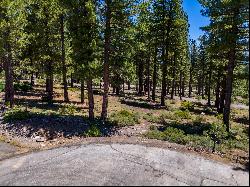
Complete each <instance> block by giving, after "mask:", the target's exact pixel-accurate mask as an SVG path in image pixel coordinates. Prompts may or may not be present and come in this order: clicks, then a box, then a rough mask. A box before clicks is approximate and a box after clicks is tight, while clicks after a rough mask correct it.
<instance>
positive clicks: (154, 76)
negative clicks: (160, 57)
mask: <svg viewBox="0 0 250 187" xmlns="http://www.w3.org/2000/svg"><path fill="white" fill-rule="evenodd" d="M156 84H157V48H155V56H154V72H153V90H152V100H153V101H155V92H156Z"/></svg>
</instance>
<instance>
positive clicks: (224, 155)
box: [0, 85, 249, 169]
mask: <svg viewBox="0 0 250 187" xmlns="http://www.w3.org/2000/svg"><path fill="white" fill-rule="evenodd" d="M44 89H45V88H44V87H42V86H39V85H38V86H35V87H34V88H33V90H32V91H28V92H17V94H16V96H15V103H16V108H15V109H14V110H11V111H7V112H6V114H7V115H6V114H4V115H6V116H7V117H6V116H3V117H2V118H1V122H0V142H7V143H8V144H11V145H13V146H15V147H17V149H18V151H14V152H15V153H16V154H23V153H25V152H29V151H37V150H46V149H51V148H55V147H61V146H67V145H72V144H78V143H82V144H84V143H91V142H93V143H94V142H95V143H121V144H123V143H129V144H142V145H147V146H154V147H161V148H168V149H173V150H177V151H180V152H187V153H191V154H198V155H202V156H204V157H206V158H210V159H213V160H217V161H220V162H224V163H234V164H239V165H241V166H245V167H247V168H246V169H248V163H249V113H248V110H247V109H246V108H245V107H241V106H240V107H237V106H236V107H235V106H233V109H232V117H231V125H232V129H233V131H234V132H235V134H234V138H232V139H231V140H230V141H227V142H226V143H221V145H219V144H218V145H217V148H216V151H215V152H212V146H211V145H210V144H211V141H208V140H209V139H208V137H206V136H205V135H203V134H204V133H203V132H205V131H206V130H207V129H208V125H210V124H212V123H217V122H218V121H219V120H221V116H220V115H217V114H216V112H215V111H214V109H213V108H208V107H206V106H205V103H203V102H201V101H196V100H193V101H192V104H193V105H194V108H193V109H192V110H191V111H184V112H183V111H182V110H180V109H181V107H182V101H180V100H179V99H178V98H176V99H175V100H170V99H169V98H166V107H160V105H159V101H160V98H159V95H158V97H157V100H156V102H152V101H148V100H147V97H146V96H145V97H139V96H136V95H135V92H133V91H127V90H126V92H125V94H122V95H123V96H120V97H118V96H115V95H112V94H110V97H109V108H108V113H109V116H110V119H111V120H110V122H108V123H106V124H102V122H101V121H100V120H99V118H98V117H99V116H100V113H101V104H102V95H101V93H100V90H98V89H95V90H96V91H95V96H94V99H95V116H96V117H97V119H96V120H94V122H93V121H91V122H90V121H89V120H88V119H87V115H88V103H87V98H86V102H85V103H84V104H82V103H80V89H79V88H77V87H74V88H69V99H70V103H71V104H67V103H64V102H63V89H62V86H60V85H56V86H55V89H54V92H55V94H54V95H55V98H54V103H53V105H47V104H46V102H42V99H41V98H42V96H44V95H45V90H44ZM1 94H2V95H3V93H1ZM158 94H159V93H158ZM85 97H87V94H85ZM120 111H129V112H131V113H128V114H129V115H128V116H125V117H124V116H122V117H121V115H122V114H123V113H121V114H118V113H119V112H120ZM130 114H133V115H132V117H131V116H130ZM126 115H127V114H126ZM4 117H6V118H4ZM123 117H124V118H123ZM130 118H132V119H130ZM134 118H135V119H134ZM123 119H124V120H125V123H126V121H128V123H131V125H129V126H127V125H126V124H124V121H122V120H123ZM113 121H116V122H117V123H116V124H114V123H112V122H113ZM93 126H94V127H93ZM92 127H93V128H92ZM96 127H97V128H98V129H96ZM86 132H87V133H86ZM183 132H185V135H184V134H183ZM92 136H98V137H92ZM169 137H170V138H169ZM180 137H182V139H180ZM208 142H209V144H208ZM2 145H3V143H2ZM2 147H3V146H2ZM0 149H1V146H0ZM10 150H11V151H13V150H12V149H11V148H10ZM6 154H7V153H6ZM12 155H15V154H14V153H13V154H12Z"/></svg>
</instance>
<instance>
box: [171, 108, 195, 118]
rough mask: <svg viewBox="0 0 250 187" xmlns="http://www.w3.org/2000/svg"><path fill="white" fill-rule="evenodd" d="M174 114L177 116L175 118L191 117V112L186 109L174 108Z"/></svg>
mask: <svg viewBox="0 0 250 187" xmlns="http://www.w3.org/2000/svg"><path fill="white" fill-rule="evenodd" d="M174 115H175V116H176V117H177V118H181V119H191V114H190V113H189V111H188V110H184V111H183V110H176V111H175V112H174Z"/></svg>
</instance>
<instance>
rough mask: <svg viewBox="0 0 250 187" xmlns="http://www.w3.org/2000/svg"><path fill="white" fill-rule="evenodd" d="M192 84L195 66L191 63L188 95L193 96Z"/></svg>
mask: <svg viewBox="0 0 250 187" xmlns="http://www.w3.org/2000/svg"><path fill="white" fill-rule="evenodd" d="M192 84H193V67H192V65H191V68H190V70H189V85H188V87H189V90H188V97H189V98H191V96H192V95H191V94H192Z"/></svg>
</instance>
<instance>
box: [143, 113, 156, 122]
mask: <svg viewBox="0 0 250 187" xmlns="http://www.w3.org/2000/svg"><path fill="white" fill-rule="evenodd" d="M143 119H145V120H147V121H148V122H152V123H158V122H159V120H160V119H159V117H158V116H155V115H154V114H152V113H146V114H145V115H144V116H143Z"/></svg>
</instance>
